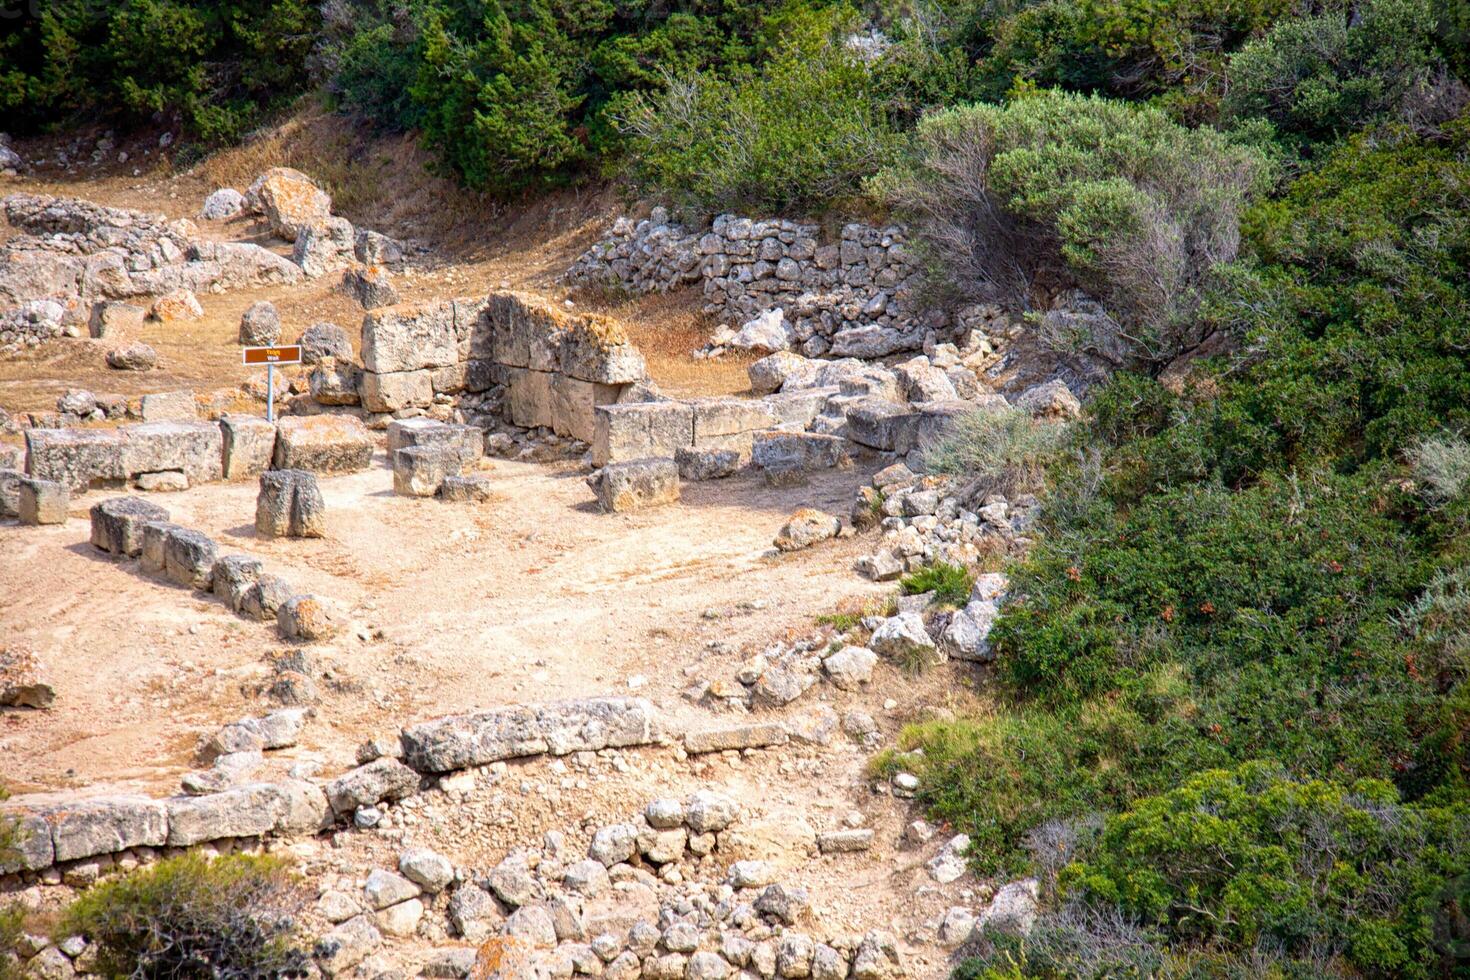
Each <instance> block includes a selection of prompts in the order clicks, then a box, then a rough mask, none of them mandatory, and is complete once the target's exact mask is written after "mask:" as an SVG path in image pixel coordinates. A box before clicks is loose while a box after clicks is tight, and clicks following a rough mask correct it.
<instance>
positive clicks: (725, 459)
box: [674, 446, 747, 482]
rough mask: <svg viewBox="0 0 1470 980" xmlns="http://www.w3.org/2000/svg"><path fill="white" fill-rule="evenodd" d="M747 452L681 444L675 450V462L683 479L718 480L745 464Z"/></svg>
mask: <svg viewBox="0 0 1470 980" xmlns="http://www.w3.org/2000/svg"><path fill="white" fill-rule="evenodd" d="M746 458H747V454H746V453H742V452H741V451H740V450H738V449H697V448H694V447H692V446H680V447H679V448H678V449H676V450H674V463H675V465H676V466H678V467H679V478H680V479H682V480H690V481H695V482H697V481H701V480H718V479H722V478H724V477H727V476H730V475H732V474H734V473H735V471H737V470H738V469H740V467H741V466H742V465H743V464H744V462H745V460H746Z"/></svg>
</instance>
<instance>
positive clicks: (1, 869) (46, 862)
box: [0, 806, 56, 875]
mask: <svg viewBox="0 0 1470 980" xmlns="http://www.w3.org/2000/svg"><path fill="white" fill-rule="evenodd" d="M0 820H5V821H7V822H8V823H9V824H10V826H11V827H13V828H14V829H15V840H14V842H13V843H12V848H11V850H10V852H9V853H0V875H8V874H14V873H15V872H17V871H40V870H41V869H42V868H49V867H51V865H52V863H54V862H55V860H56V849H55V847H54V846H53V845H52V843H51V825H50V824H48V823H47V822H46V818H45V817H42V816H41V815H40V814H38V813H31V812H29V811H27V810H25V809H24V808H23V806H15V807H5V808H3V809H0Z"/></svg>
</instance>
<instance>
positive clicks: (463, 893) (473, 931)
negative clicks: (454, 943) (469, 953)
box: [448, 884, 504, 942]
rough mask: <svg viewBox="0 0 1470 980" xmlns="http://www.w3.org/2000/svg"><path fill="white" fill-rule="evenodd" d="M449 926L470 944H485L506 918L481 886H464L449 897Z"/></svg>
mask: <svg viewBox="0 0 1470 980" xmlns="http://www.w3.org/2000/svg"><path fill="white" fill-rule="evenodd" d="M448 915H449V926H450V928H451V929H452V930H453V931H454V933H455V934H456V935H458V936H462V937H464V938H465V939H467V940H469V941H470V942H484V941H485V939H486V938H487V937H488V936H489V935H490V931H491V930H492V929H493V928H495V927H496V926H497V925H498V924H499V923H500V922H501V920H502V919H503V918H504V916H503V915H502V914H501V911H500V906H499V905H497V904H496V902H495V899H493V898H491V897H490V893H489V892H487V891H485V889H483V888H481V887H480V886H479V885H472V884H463V885H460V886H459V887H458V888H456V889H455V890H454V894H452V895H450V896H449V908H448Z"/></svg>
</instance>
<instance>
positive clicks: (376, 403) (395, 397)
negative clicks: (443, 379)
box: [360, 371, 434, 412]
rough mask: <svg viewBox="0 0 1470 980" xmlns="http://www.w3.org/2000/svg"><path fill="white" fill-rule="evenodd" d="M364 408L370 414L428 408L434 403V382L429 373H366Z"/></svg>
mask: <svg viewBox="0 0 1470 980" xmlns="http://www.w3.org/2000/svg"><path fill="white" fill-rule="evenodd" d="M360 394H361V398H362V407H363V408H365V409H367V410H368V411H369V412H398V411H402V410H403V409H405V408H427V407H429V406H430V405H432V404H433V403H434V382H433V376H432V374H431V372H429V371H396V372H392V373H384V374H379V373H375V372H373V371H364V372H363V373H362V387H361V390H360Z"/></svg>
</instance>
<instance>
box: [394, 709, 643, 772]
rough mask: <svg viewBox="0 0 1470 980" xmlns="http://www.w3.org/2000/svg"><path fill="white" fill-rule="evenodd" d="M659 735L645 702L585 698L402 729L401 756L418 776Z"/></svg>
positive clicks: (593, 749)
mask: <svg viewBox="0 0 1470 980" xmlns="http://www.w3.org/2000/svg"><path fill="white" fill-rule="evenodd" d="M657 737H658V730H657V725H656V723H655V716H654V709H653V705H652V704H650V703H649V702H648V701H646V700H644V699H643V698H620V697H605V698H583V699H579V700H574V701H557V702H551V703H549V704H543V705H536V706H525V705H508V706H506V707H501V708H493V709H490V710H488V711H481V712H477V713H475V714H468V715H451V716H449V717H446V718H438V719H435V720H433V721H427V722H423V723H422V724H418V725H413V726H411V727H409V728H405V729H404V730H403V734H402V736H401V740H402V742H403V758H404V761H405V762H407V763H408V764H409V765H410V766H412V767H413V768H414V769H417V770H418V771H419V772H431V773H434V772H452V771H453V770H456V769H466V768H468V767H470V766H484V765H489V764H490V763H492V762H500V761H502V760H505V759H516V758H520V757H522V756H528V755H539V754H541V753H543V752H550V753H552V754H554V755H566V754H568V753H570V752H598V751H601V750H602V749H616V748H627V747H629V746H634V745H647V744H649V743H651V742H653V741H654V740H655V739H656V738H657Z"/></svg>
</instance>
